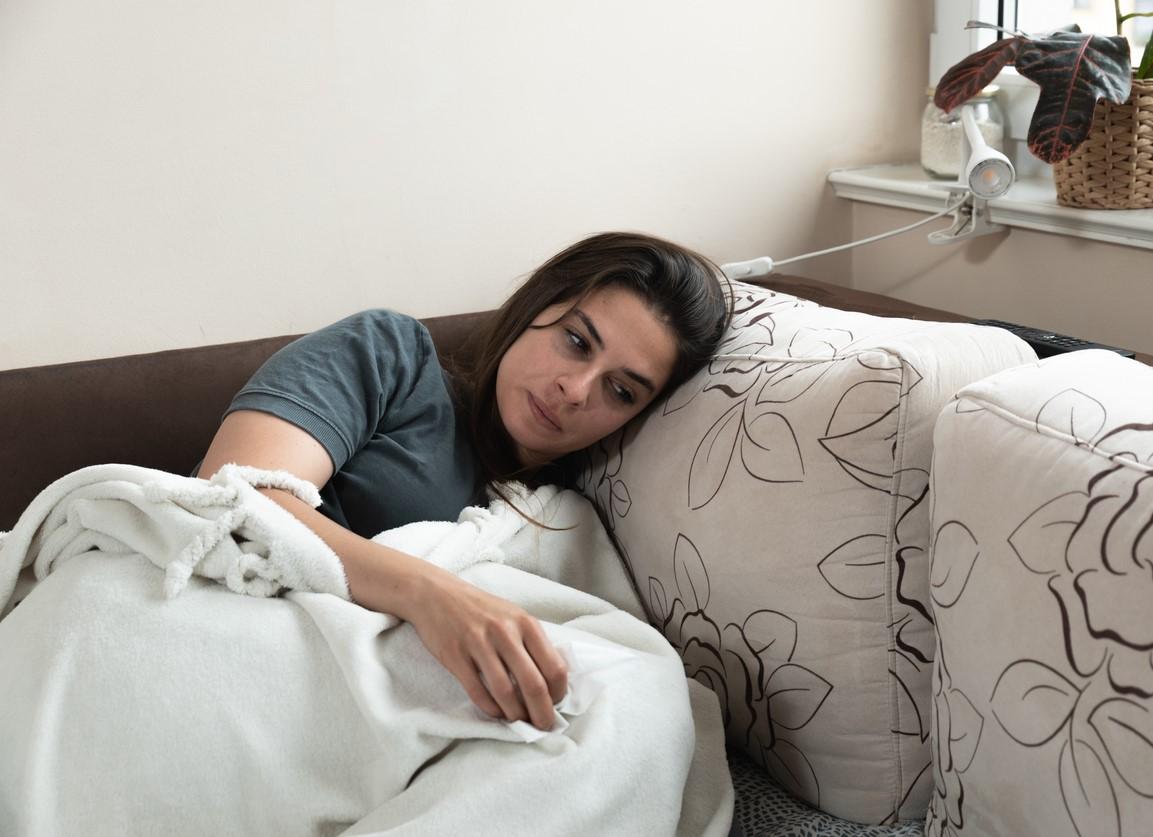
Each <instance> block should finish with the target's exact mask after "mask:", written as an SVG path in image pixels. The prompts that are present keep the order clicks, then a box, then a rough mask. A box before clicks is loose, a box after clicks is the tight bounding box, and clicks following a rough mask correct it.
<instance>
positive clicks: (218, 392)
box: [0, 276, 962, 531]
mask: <svg viewBox="0 0 1153 837" xmlns="http://www.w3.org/2000/svg"><path fill="white" fill-rule="evenodd" d="M763 284H765V285H766V286H767V287H772V288H774V289H777V290H780V291H783V292H784V293H788V294H793V295H796V296H801V297H805V298H807V299H812V300H814V301H816V302H819V303H821V304H822V305H829V306H832V307H834V308H841V309H844V310H848V311H863V312H865V313H870V314H881V315H897V316H904V317H915V318H921V319H938V320H958V319H962V318H960V317H957V316H956V315H954V314H950V313H948V312H944V311H936V310H933V309H928V308H921V307H918V306H912V305H909V304H907V303H901V302H899V301H897V300H892V299H888V298H886V297H882V296H878V295H876V294H870V293H865V292H861V291H854V290H852V289H849V288H842V287H840V286H837V285H831V284H827V283H824V282H818V281H814V280H809V279H802V278H799V277H790V276H772V277H769V278H768V279H767V280H764V281H763ZM487 316H489V314H488V313H470V314H458V315H452V316H443V317H431V318H429V319H426V320H425V321H424V322H425V324H426V325H427V326H428V328H429V330H430V331H431V333H432V336H433V339H434V341H435V342H436V346H437V350H438V352H439V353H440V354H441V356H442V357H444V356H447V355H449V354H451V353H452V352H455V351H457V350H459V348H460V347H461V345H462V343H463V342H464V340H465V338H466V337H467V336H468V335H469V334H471V333H472V332H473V331H474V330H475V329H476V327H477V326H478V325H479V324H480V323H481V322H483V321H484V319H485V318H486V317H487ZM296 336H298V335H287V336H282V337H268V338H264V339H261V340H249V341H244V342H239V343H225V344H221V345H216V346H203V347H196V348H189V349H173V350H170V351H164V352H153V353H150V354H139V355H128V356H124V357H115V358H106V359H101V360H88V361H79V362H76V363H63V364H56V365H51V366H37V367H29V368H25V369H11V370H7V371H0V405H2V406H0V438H2V439H5V440H7V441H6V442H5V443H4V444H3V445H2V446H0V474H4V475H5V478H4V479H3V480H2V481H0V531H5V530H7V529H11V528H12V526H13V524H14V523H15V522H16V519H17V518H18V517H19V515H20V512H21V511H22V510H23V509H24V508H25V507H26V506H27V505H28V503H29V502H30V501H31V500H32V498H33V497H35V496H36V494H37V493H38V492H39V491H41V490H42V489H43V488H44V487H45V486H47V485H48V484H49V483H51V482H52V481H53V480H55V479H57V478H59V477H61V476H63V475H64V474H67V473H69V472H70V471H73V470H75V469H77V468H83V467H85V466H87V465H97V464H102V463H106V462H122V463H128V464H132V465H143V466H147V467H150V468H159V469H161V470H165V471H171V472H174V473H181V474H182V473H188V472H189V471H190V470H191V469H192V467H193V466H194V465H195V464H196V463H197V462H198V461H199V459H200V457H201V456H203V455H204V451H205V450H207V448H208V444H209V442H211V440H212V436H213V434H214V433H215V432H216V427H217V425H218V424H219V422H220V418H221V415H222V413H223V412H224V409H225V407H226V406H227V405H228V403H229V401H230V400H231V398H232V396H233V394H234V393H236V392H237V391H238V390H239V389H240V387H241V386H242V385H243V384H244V382H245V381H246V380H247V379H248V377H249V376H250V375H251V374H252V372H254V371H255V370H256V368H257V367H259V366H260V364H261V363H262V362H263V361H264V360H265V358H267V357H268V356H269V355H271V354H272V353H273V352H275V351H276V350H277V349H279V348H280V347H281V346H283V345H284V344H286V343H288V342H289V341H291V340H292V339H294V337H296Z"/></svg>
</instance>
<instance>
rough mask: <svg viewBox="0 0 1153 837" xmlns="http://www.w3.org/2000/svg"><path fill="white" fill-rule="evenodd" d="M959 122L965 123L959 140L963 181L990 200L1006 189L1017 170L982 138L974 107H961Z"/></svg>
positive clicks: (978, 195) (1007, 189) (980, 196)
mask: <svg viewBox="0 0 1153 837" xmlns="http://www.w3.org/2000/svg"><path fill="white" fill-rule="evenodd" d="M961 124H962V126H964V135H965V142H963V143H961V150H962V155H963V156H962V159H961V165H962V170H963V172H964V174H963V178H964V179H963V181H962V182H963V183H964V185H966V186H968V187H969V190H970V191H971V192H972V193H973V194H974V195H976V196H977V197H978V198H981V199H983V200H992V199H993V198H999V197H1001V195H1003V194H1005V193H1006V192H1008V191H1009V187H1010V186H1012V185H1013V180H1014V178H1015V177H1016V172H1015V171H1014V170H1013V164H1012V163H1010V162H1009V158H1008V157H1006V156H1005V155H1004V154H1002V153H1001V152H1000V151H998V150H997V149H995V148H992V147H990V146H989V144H988V143H987V142H985V137H984V136H982V135H981V129H980V128H978V127H977V120H976V118H975V117H974V116H973V108H972V106H970V105H965V106H964V107H962V109H961Z"/></svg>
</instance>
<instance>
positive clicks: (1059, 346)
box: [973, 320, 1135, 357]
mask: <svg viewBox="0 0 1153 837" xmlns="http://www.w3.org/2000/svg"><path fill="white" fill-rule="evenodd" d="M973 325H987V326H996V327H997V328H1003V329H1005V330H1006V331H1008V332H1011V333H1013V334H1015V335H1017V336H1018V337H1020V338H1021V339H1022V340H1024V341H1025V342H1026V343H1028V344H1029V345H1030V346H1032V347H1033V351H1035V352H1036V353H1037V357H1050V356H1052V355H1059V354H1062V353H1064V352H1076V351H1079V350H1081V349H1105V350H1106V351H1110V352H1116V353H1117V354H1119V355H1121V356H1122V357H1135V355H1134V353H1133V352H1131V351H1129V350H1128V349H1119V348H1117V347H1116V346H1106V345H1104V344H1102V343H1093V342H1091V341H1089V340H1081V339H1080V338H1077V337H1070V336H1069V335H1067V334H1058V333H1057V332H1055V331H1046V330H1045V329H1043V328H1032V327H1031V326H1023V325H1018V324H1017V323H1007V322H1005V321H1004V320H973Z"/></svg>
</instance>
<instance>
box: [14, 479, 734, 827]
mask: <svg viewBox="0 0 1153 837" xmlns="http://www.w3.org/2000/svg"><path fill="white" fill-rule="evenodd" d="M260 485H278V486H280V487H283V488H288V489H289V490H294V491H296V492H297V494H298V496H301V497H303V498H305V499H307V500H309V502H312V503H314V504H316V503H318V502H319V498H318V497H317V496H316V494H315V489H314V488H313V487H312V486H309V485H308V484H307V483H300V482H298V481H296V480H294V479H293V478H292V477H290V476H288V475H285V474H269V473H267V472H258V471H252V470H250V469H244V468H236V467H232V466H230V467H229V468H227V469H225V470H224V471H223V472H222V473H221V474H219V475H217V477H215V478H214V479H213V480H212V481H211V482H208V481H204V480H195V479H190V478H184V477H177V476H173V475H170V474H165V473H162V472H158V471H152V470H148V469H143V468H136V467H132V466H124V465H106V466H96V467H93V468H86V469H83V470H81V471H77V472H75V473H74V474H71V475H69V476H67V477H65V478H63V479H61V480H59V481H58V482H56V483H54V484H53V485H52V486H50V487H49V488H48V489H46V490H45V491H44V492H43V493H42V494H41V495H40V496H39V497H38V498H37V499H36V500H35V501H34V502H33V503H32V504H31V505H30V506H29V508H28V510H27V511H26V512H25V514H24V515H23V516H22V517H21V519H20V521H19V522H18V523H17V525H16V527H15V528H14V529H13V531H12V532H10V533H8V534H6V535H0V613H3V614H5V615H4V616H3V618H2V619H0V742H3V744H2V746H0V834H13V835H62V834H85V835H116V837H123V835H134V834H140V835H159V834H166V835H203V834H243V835H277V837H281V835H297V834H299V835H313V834H349V835H354V834H355V835H370V834H374V835H375V834H379V835H386V834H387V835H422V836H424V835H464V834H468V835H488V834H492V835H498V834H499V835H519V834H524V835H617V834H619V835H674V834H676V835H686V836H687V835H710V836H711V835H719V837H723V836H724V835H725V834H727V832H728V827H729V823H730V819H731V815H732V805H733V791H732V785H731V781H730V779H729V773H728V768H727V766H726V764H725V756H724V742H723V732H722V728H721V722H720V712H719V709H718V706H717V701H716V698H715V697H714V696H713V694H712V693H711V692H709V691H707V690H706V689H704V687H702V686H700V685H699V684H697V683H694V682H689V681H686V680H685V677H684V674H683V669H682V666H681V663H680V660H679V659H678V657H677V656H676V654H675V653H674V652H673V651H672V649H671V648H670V647H669V646H668V644H667V643H666V642H665V641H664V639H663V638H662V637H661V636H660V635H659V633H658V632H656V631H655V630H653V629H652V628H650V627H649V626H648V625H647V624H645V623H644V622H643V621H642V620H641V619H639V618H637V617H640V616H641V615H642V614H641V609H640V605H639V603H638V601H637V599H636V596H635V594H634V593H633V591H632V589H631V586H630V585H629V583H628V580H627V578H626V576H625V574H624V572H623V570H622V568H621V565H620V562H619V559H618V557H617V555H616V553H615V551H614V550H613V548H612V546H611V544H610V542H609V541H608V539H607V537H606V536H605V534H604V532H603V529H602V527H601V526H600V524H599V522H598V521H597V519H596V516H595V513H594V512H593V510H592V508H591V506H590V505H589V504H588V503H587V502H586V501H585V500H584V499H583V498H581V497H579V496H578V495H576V494H574V493H572V492H558V491H556V490H555V489H551V488H546V489H540V490H538V491H536V492H534V493H532V494H528V493H526V492H524V491H523V490H521V491H520V492H519V494H518V496H519V497H520V499H519V500H518V501H517V502H518V505H521V507H522V508H524V509H525V510H526V511H527V512H528V513H529V514H530V515H532V516H533V517H535V518H536V519H537V520H541V521H542V522H546V523H547V524H548V525H550V526H552V527H555V528H556V529H558V530H560V531H549V530H544V529H541V528H538V527H535V526H532V525H526V523H525V521H524V518H523V517H521V516H520V515H518V514H516V513H515V512H514V511H512V510H511V509H509V508H508V507H507V505H506V504H505V503H503V502H495V503H493V504H492V505H491V506H490V507H489V508H487V509H481V508H472V509H466V510H465V512H464V513H462V515H461V518H460V521H459V522H458V523H455V524H452V523H417V524H412V525H409V526H405V527H402V528H400V529H395V530H392V531H389V532H386V533H383V534H382V535H380V536H379V540H381V541H383V542H386V543H388V544H390V545H392V546H395V547H396V548H398V549H403V550H405V551H407V552H410V553H413V554H417V555H420V556H422V557H424V558H426V559H427V560H429V561H433V562H435V563H437V564H439V565H441V566H444V567H446V568H448V569H451V570H452V571H453V572H456V573H458V574H460V575H461V576H462V577H463V578H466V579H467V580H469V581H470V582H472V583H474V584H476V585H477V586H479V587H482V588H484V589H486V590H489V591H490V592H493V593H495V594H497V595H500V596H503V597H505V598H507V599H509V600H511V601H514V602H516V603H517V604H519V605H520V606H522V607H524V608H525V609H526V610H528V611H529V612H530V613H532V614H533V615H535V616H536V617H537V618H538V619H540V620H541V621H542V623H543V624H544V627H545V629H546V632H547V633H548V635H549V636H550V638H551V639H552V641H553V642H554V643H555V644H556V645H557V646H558V647H559V648H560V649H561V650H562V653H565V654H566V655H567V657H568V659H569V662H570V666H571V669H572V673H571V676H570V690H569V694H568V695H567V696H566V698H565V700H563V701H562V702H561V703H560V704H559V705H558V707H557V713H556V722H555V724H554V727H553V729H552V730H551V731H549V732H547V733H542V732H540V731H538V730H536V729H535V728H533V727H531V726H529V725H527V724H509V723H504V722H500V721H496V720H493V719H491V718H488V717H487V716H484V715H483V714H482V713H480V712H479V711H477V710H476V709H475V708H474V707H473V706H472V704H471V703H470V701H469V700H468V698H467V696H466V694H465V693H464V690H463V688H461V687H460V685H459V684H458V683H457V682H456V680H455V679H454V678H453V677H452V676H451V675H450V674H448V672H447V671H445V670H444V669H443V668H442V667H441V666H440V664H439V663H437V662H436V660H435V659H433V658H432V656H431V655H429V653H428V652H427V651H426V650H425V648H424V646H423V645H422V643H421V642H420V639H419V638H418V637H417V635H416V633H415V631H413V630H412V628H411V626H409V625H408V624H407V623H402V622H399V621H398V620H396V619H395V618H393V617H391V616H387V615H384V614H379V613H374V612H371V611H368V610H365V609H363V608H361V607H358V606H356V605H354V604H351V603H350V602H349V601H348V600H347V599H348V594H347V589H346V586H345V581H344V575H343V571H342V568H341V565H340V562H339V561H338V559H337V558H336V556H335V555H333V554H332V552H331V551H330V550H329V549H328V548H327V547H326V546H325V545H324V544H323V543H322V542H321V541H320V540H319V539H318V538H316V537H315V536H314V535H313V534H312V533H311V532H310V531H309V530H308V529H307V527H305V526H303V525H302V524H300V523H299V521H297V520H296V519H295V518H293V517H292V516H291V515H289V514H288V513H287V512H285V511H284V510H283V509H281V508H280V507H279V506H277V505H276V504H275V503H273V502H271V501H270V500H268V499H267V498H265V497H264V496H263V495H261V494H260V493H259V492H257V491H256V490H255V488H254V486H260ZM21 568H27V570H26V572H25V573H24V576H23V581H22V583H21V582H18V576H19V575H20V573H21ZM29 573H31V574H32V575H33V576H34V577H35V579H36V580H35V581H34V582H33V581H30V580H29V579H28V578H27V576H28V575H29ZM229 588H230V589H229ZM29 589H30V592H29ZM284 590H287V591H288V592H286V593H285V594H284V595H282V596H279V597H277V596H275V594H277V593H278V592H281V591H284ZM233 591H235V592H233ZM236 592H242V593H247V594H249V595H236ZM17 601H19V605H18V606H15V605H16V602H17Z"/></svg>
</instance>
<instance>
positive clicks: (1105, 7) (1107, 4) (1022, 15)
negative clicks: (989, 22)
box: [1001, 0, 1153, 66]
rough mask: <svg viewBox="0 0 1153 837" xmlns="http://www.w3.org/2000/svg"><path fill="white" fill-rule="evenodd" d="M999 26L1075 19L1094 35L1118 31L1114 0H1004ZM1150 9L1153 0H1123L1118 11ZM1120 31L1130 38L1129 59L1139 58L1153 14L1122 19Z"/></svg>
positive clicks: (1036, 26) (1152, 29)
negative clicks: (1130, 55) (1150, 16)
mask: <svg viewBox="0 0 1153 837" xmlns="http://www.w3.org/2000/svg"><path fill="white" fill-rule="evenodd" d="M1001 9H1002V12H1001V26H1003V27H1005V28H1006V29H1021V30H1023V31H1025V32H1046V31H1049V30H1052V29H1057V28H1058V27H1061V26H1066V25H1068V24H1070V23H1076V24H1077V25H1078V26H1080V27H1081V31H1082V32H1092V33H1094V34H1097V35H1115V34H1116V33H1117V18H1116V5H1115V3H1114V0H1005V2H1004V3H1003V4H1002V6H1001ZM1129 12H1153V0H1122V2H1121V13H1122V14H1127V13H1129ZM1121 34H1123V35H1124V36H1125V37H1126V38H1128V39H1129V49H1130V53H1131V54H1132V61H1133V64H1134V66H1136V65H1137V64H1138V63H1140V61H1141V53H1142V52H1143V51H1144V50H1145V44H1146V43H1147V42H1148V41H1149V37H1150V35H1151V34H1153V18H1149V17H1137V18H1132V19H1130V20H1127V21H1125V23H1124V24H1123V25H1122V27H1121Z"/></svg>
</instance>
